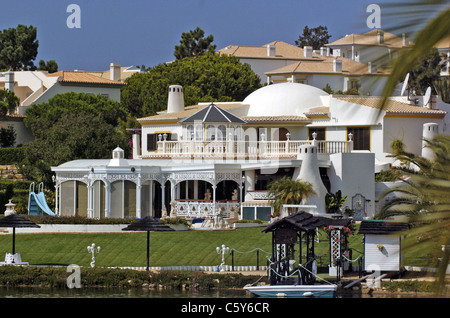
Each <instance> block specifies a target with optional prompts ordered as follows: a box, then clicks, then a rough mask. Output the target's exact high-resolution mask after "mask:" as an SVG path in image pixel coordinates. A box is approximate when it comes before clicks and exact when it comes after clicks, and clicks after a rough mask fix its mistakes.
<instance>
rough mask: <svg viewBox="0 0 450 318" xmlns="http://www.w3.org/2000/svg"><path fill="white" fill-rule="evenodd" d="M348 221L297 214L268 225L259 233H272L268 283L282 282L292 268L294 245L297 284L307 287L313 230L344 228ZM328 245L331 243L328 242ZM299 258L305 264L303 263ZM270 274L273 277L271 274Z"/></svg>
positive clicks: (312, 277)
mask: <svg viewBox="0 0 450 318" xmlns="http://www.w3.org/2000/svg"><path fill="white" fill-rule="evenodd" d="M351 222H352V220H351V219H347V218H343V219H331V218H328V217H324V216H314V215H312V214H310V213H308V212H305V211H299V212H297V213H295V214H291V215H290V216H287V217H284V218H282V219H280V220H278V221H275V222H273V223H271V224H270V225H268V226H267V227H266V228H265V229H264V230H263V232H265V233H267V232H272V257H271V264H270V283H271V284H272V285H276V284H280V283H282V284H283V283H285V282H286V280H289V279H288V278H290V276H291V275H292V273H293V272H295V271H294V269H293V268H292V266H290V264H293V263H295V258H296V257H295V245H296V244H298V256H297V257H298V264H299V266H298V271H299V277H298V281H297V282H296V283H297V284H301V285H306V284H311V283H313V282H314V280H315V276H314V275H313V274H312V273H313V272H314V268H313V267H314V264H315V263H314V260H315V257H316V255H315V253H314V235H315V234H316V229H317V228H320V227H324V226H330V225H332V226H336V227H342V226H347V225H349V224H350V223H351ZM330 244H331V242H330ZM303 257H305V261H304V262H303ZM272 272H273V273H274V274H275V275H273V274H272Z"/></svg>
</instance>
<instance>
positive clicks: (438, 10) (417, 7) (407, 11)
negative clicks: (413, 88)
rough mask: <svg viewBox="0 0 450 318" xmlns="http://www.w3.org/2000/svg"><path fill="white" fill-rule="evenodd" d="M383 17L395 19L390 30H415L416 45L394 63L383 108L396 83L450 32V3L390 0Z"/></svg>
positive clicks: (444, 1) (410, 31) (414, 40)
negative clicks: (393, 0) (394, 1)
mask: <svg viewBox="0 0 450 318" xmlns="http://www.w3.org/2000/svg"><path fill="white" fill-rule="evenodd" d="M383 7H385V8H386V9H388V13H387V14H383V19H384V18H386V17H387V19H385V20H388V21H389V20H391V21H394V22H393V23H394V26H393V27H391V30H392V31H394V30H397V31H402V32H405V33H409V34H413V42H414V46H413V47H412V48H409V49H407V50H402V51H400V52H399V54H398V56H397V58H396V59H395V60H394V62H393V64H392V65H391V67H392V69H391V74H390V76H389V79H388V81H387V83H386V86H385V87H384V92H383V101H382V105H381V107H380V109H383V108H384V106H385V105H386V103H387V100H388V99H389V97H390V96H391V95H392V93H393V91H394V89H395V87H396V86H397V84H398V83H399V82H400V81H401V80H402V79H403V78H404V77H405V75H406V74H407V73H408V72H409V71H410V70H411V69H413V68H414V66H415V65H416V63H417V61H419V60H421V59H422V58H423V57H424V56H426V55H427V54H428V53H429V52H430V50H431V49H432V48H433V46H434V45H436V44H437V43H438V42H439V41H441V40H443V39H445V38H446V37H447V36H448V35H449V30H450V7H449V6H448V1H447V0H411V1H408V2H407V3H405V2H398V3H388V4H384V5H383Z"/></svg>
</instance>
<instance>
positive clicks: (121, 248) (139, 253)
mask: <svg viewBox="0 0 450 318" xmlns="http://www.w3.org/2000/svg"><path fill="white" fill-rule="evenodd" d="M92 243H95V244H96V245H98V246H101V251H100V253H99V254H96V257H95V258H96V265H98V266H145V265H146V253H147V250H146V248H147V234H146V233H145V232H144V233H142V232H135V233H133V232H126V233H125V232H124V233H98V234H70V233H64V234H63V233H55V234H20V229H18V230H17V231H16V252H18V253H20V254H21V256H22V260H23V261H27V262H29V263H30V264H59V265H68V264H77V265H80V266H89V263H90V261H91V254H90V253H88V251H87V246H88V245H91V244H92ZM222 244H226V245H227V246H229V247H231V248H234V249H236V250H238V251H243V252H247V251H250V250H252V249H254V248H261V249H263V250H265V251H271V247H270V244H271V235H270V234H264V233H262V232H261V228H251V229H238V230H234V231H174V232H152V233H150V266H193V265H217V264H219V263H220V260H221V256H220V255H218V254H217V252H216V247H217V246H221V245H222ZM11 246H12V236H11V235H0V255H1V256H0V258H3V255H5V253H6V252H11ZM260 259H261V260H264V263H260V264H261V265H263V264H264V265H265V254H261V257H260ZM227 261H229V263H231V257H230V256H229V257H227ZM254 264H256V254H255V253H251V254H237V253H236V257H235V265H254Z"/></svg>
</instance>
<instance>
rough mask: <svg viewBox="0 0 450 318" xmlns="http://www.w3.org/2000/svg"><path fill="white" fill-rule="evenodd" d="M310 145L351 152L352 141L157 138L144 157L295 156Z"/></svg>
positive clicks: (320, 149)
mask: <svg viewBox="0 0 450 318" xmlns="http://www.w3.org/2000/svg"><path fill="white" fill-rule="evenodd" d="M310 144H314V145H316V146H317V152H318V153H319V154H334V153H342V152H351V151H352V150H353V141H329V140H287V141H254V142H252V141H194V140H191V141H158V142H157V145H158V148H157V151H156V152H154V153H150V154H148V155H146V156H144V157H154V156H157V157H161V156H162V157H164V156H166V157H172V158H177V157H178V158H191V157H203V158H252V157H253V158H261V159H264V158H274V157H277V158H283V157H285V158H295V156H297V153H298V149H299V147H300V146H302V145H310Z"/></svg>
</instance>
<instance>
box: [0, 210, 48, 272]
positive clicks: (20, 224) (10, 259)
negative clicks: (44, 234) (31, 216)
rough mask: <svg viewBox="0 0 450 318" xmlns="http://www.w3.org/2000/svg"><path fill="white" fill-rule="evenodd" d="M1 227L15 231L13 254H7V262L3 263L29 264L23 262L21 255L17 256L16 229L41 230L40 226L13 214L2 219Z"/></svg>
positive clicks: (0, 221)
mask: <svg viewBox="0 0 450 318" xmlns="http://www.w3.org/2000/svg"><path fill="white" fill-rule="evenodd" d="M0 227H9V228H12V229H13V232H12V252H11V254H10V253H6V257H5V262H2V263H5V264H17V265H21V264H28V263H26V262H22V259H21V256H20V254H19V253H17V254H16V228H25V227H35V228H40V226H39V225H37V224H36V223H34V222H32V221H30V220H28V219H27V218H24V217H23V216H21V215H19V214H17V213H12V214H10V215H8V216H5V217H3V218H1V219H0Z"/></svg>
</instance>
